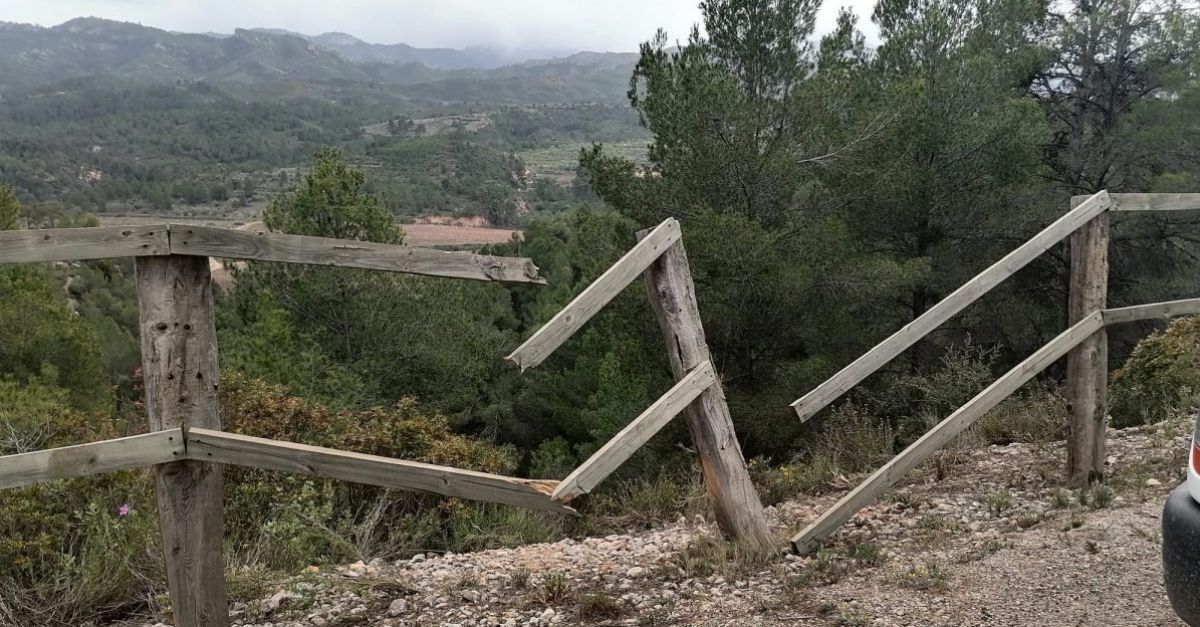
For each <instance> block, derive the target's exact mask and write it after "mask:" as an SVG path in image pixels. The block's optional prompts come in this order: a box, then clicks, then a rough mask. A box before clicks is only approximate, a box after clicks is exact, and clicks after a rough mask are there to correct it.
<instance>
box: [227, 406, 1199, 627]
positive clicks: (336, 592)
mask: <svg viewBox="0 0 1200 627" xmlns="http://www.w3.org/2000/svg"><path fill="white" fill-rule="evenodd" d="M1109 435H1110V437H1109V457H1108V459H1107V465H1108V469H1109V473H1110V475H1111V476H1112V480H1111V481H1110V485H1111V486H1112V487H1111V488H1107V487H1105V488H1094V489H1090V490H1067V489H1065V488H1062V487H1060V486H1059V485H1058V484H1057V481H1058V478H1059V476H1060V474H1061V464H1062V460H1063V459H1064V454H1063V450H1062V446H1061V445H1050V446H1044V447H1033V446H1028V445H1020V444H1013V445H1008V446H993V447H989V448H987V449H981V450H974V451H960V452H957V453H949V454H943V455H941V456H939V458H938V459H935V460H933V461H931V462H929V463H927V464H926V467H925V468H922V469H921V470H920V471H918V472H916V473H914V474H913V476H912V477H910V478H909V480H908V482H906V483H905V484H903V485H901V486H899V487H898V488H896V489H894V490H892V491H891V492H889V493H888V494H887V495H886V496H885V497H884V498H883V499H882V500H881V501H880V502H879V503H877V504H875V505H873V506H872V507H870V508H868V509H867V510H865V511H863V512H861V513H860V515H859V516H858V517H857V518H856V519H855V520H854V521H853V522H852V523H850V524H847V525H846V526H845V527H844V528H843V529H842V530H841V531H840V532H839V534H838V535H837V537H836V538H834V539H833V540H832V541H831V542H829V543H827V545H826V548H824V549H822V550H821V551H820V552H819V553H818V554H817V555H815V556H812V557H804V558H800V557H797V556H795V555H789V554H781V556H780V557H779V558H778V559H776V560H773V561H771V562H769V563H767V564H744V563H742V560H738V556H737V555H736V554H733V553H731V549H730V547H729V545H727V544H725V543H721V542H717V541H715V540H713V534H714V533H715V528H714V526H713V525H712V524H711V523H710V522H708V521H705V520H696V519H691V520H689V519H680V520H678V521H677V522H675V523H674V524H670V525H667V526H665V527H663V528H660V529H657V530H653V531H647V532H642V533H631V534H628V535H614V536H608V537H603V538H587V539H583V540H564V541H561V542H556V543H552V544H541V545H530V546H523V547H519V548H514V549H500V550H492V551H485V552H480V553H473V554H465V555H439V556H433V555H418V556H416V557H414V558H413V559H411V560H406V561H403V562H398V563H382V562H380V561H378V560H376V561H373V562H370V563H366V564H364V563H361V562H360V563H357V564H351V565H348V566H343V567H338V568H336V569H327V570H325V569H315V568H310V569H309V572H305V573H301V574H299V575H297V576H296V577H294V578H292V579H290V580H288V581H281V582H278V583H277V584H275V585H274V586H273V587H272V588H271V590H272V593H271V594H270V595H269V596H267V597H266V598H264V599H262V601H260V602H258V603H254V604H251V605H249V606H239V607H238V608H237V621H236V624H237V625H241V626H244V627H251V626H255V627H293V626H296V627H299V626H304V627H308V626H327V627H335V626H336V627H344V626H351V625H372V626H374V625H379V626H391V627H401V626H426V625H428V626H434V627H450V626H452V625H458V626H468V625H470V626H475V627H481V626H494V625H643V626H658V625H702V626H718V625H722V626H723V625H738V626H739V627H743V626H755V625H763V626H767V625H888V626H892V625H895V626H899V625H914V626H915V625H921V626H940V625H945V626H950V625H1046V626H1050V625H1054V626H1059V625H1087V626H1097V625H1113V626H1117V625H1121V626H1125V625H1141V626H1149V625H1181V624H1182V623H1180V622H1179V621H1178V620H1177V619H1175V618H1174V616H1173V614H1172V613H1171V610H1170V607H1169V606H1168V604H1167V600H1166V597H1165V595H1164V593H1163V588H1162V579H1161V574H1160V569H1159V550H1160V546H1159V544H1160V538H1161V535H1160V530H1159V508H1160V507H1161V504H1162V502H1163V500H1164V498H1165V496H1166V494H1167V492H1168V491H1169V490H1170V488H1171V487H1172V486H1174V485H1175V484H1176V483H1177V482H1178V481H1180V480H1181V478H1182V476H1183V475H1182V465H1183V463H1184V455H1185V454H1186V451H1187V443H1188V425H1186V424H1180V425H1173V426H1167V427H1159V428H1145V429H1140V430H1139V429H1130V430H1126V431H1120V432H1110V434H1109ZM846 483H847V485H852V481H849V480H848V481H847V482H846ZM842 493H844V490H835V491H832V492H830V493H827V494H824V495H821V496H818V497H811V498H809V497H806V498H802V499H799V500H796V501H792V502H787V503H784V504H781V505H779V506H776V507H772V508H769V513H770V518H771V520H772V522H773V523H774V524H775V525H776V526H777V527H778V529H779V531H780V533H781V537H782V535H783V534H786V533H787V532H788V531H792V530H795V529H798V528H799V527H800V526H802V525H803V523H805V522H806V521H809V520H811V519H813V518H814V517H815V516H816V515H817V514H818V513H819V512H820V511H821V510H822V508H824V507H826V506H828V505H830V504H831V503H832V502H833V501H834V500H836V499H837V498H838V497H839V496H840V494H842Z"/></svg>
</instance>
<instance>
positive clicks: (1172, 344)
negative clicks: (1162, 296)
mask: <svg viewBox="0 0 1200 627" xmlns="http://www.w3.org/2000/svg"><path fill="white" fill-rule="evenodd" d="M1109 391H1110V404H1109V411H1110V413H1111V415H1112V422H1113V426H1115V427H1117V428H1122V427H1128V426H1133V425H1140V424H1149V423H1155V422H1160V421H1163V420H1166V419H1168V418H1170V417H1171V416H1173V415H1176V414H1177V413H1179V412H1180V411H1182V410H1184V409H1185V408H1186V406H1187V405H1188V404H1189V403H1190V402H1191V401H1192V399H1193V398H1194V397H1195V395H1196V393H1197V391H1200V316H1191V317H1187V318H1180V319H1178V320H1175V321H1174V322H1172V323H1171V325H1170V326H1168V327H1167V329H1166V330H1165V331H1163V332H1161V333H1154V334H1152V335H1150V336H1148V337H1146V338H1145V339H1143V340H1142V341H1140V342H1138V344H1137V346H1136V347H1134V349H1133V353H1132V354H1130V356H1129V359H1128V360H1126V361H1125V365H1124V366H1123V367H1122V368H1121V369H1120V370H1118V371H1117V372H1115V373H1114V374H1113V378H1112V385H1111V386H1110V387H1109Z"/></svg>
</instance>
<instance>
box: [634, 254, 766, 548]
mask: <svg viewBox="0 0 1200 627" xmlns="http://www.w3.org/2000/svg"><path fill="white" fill-rule="evenodd" d="M642 235H644V233H643V234H642ZM646 287H647V289H648V290H649V293H650V305H651V307H652V308H653V309H654V315H655V317H656V318H657V319H658V324H659V327H660V328H662V332H663V336H664V338H665V339H666V343H667V353H668V354H669V356H670V361H671V370H672V372H673V373H674V374H675V380H676V381H679V380H682V379H683V378H684V377H686V376H687V375H688V372H689V371H691V370H692V369H693V368H695V367H696V366H699V365H700V364H703V363H704V362H706V361H711V359H712V358H711V356H710V354H709V352H708V344H707V343H706V340H705V337H704V326H703V325H702V324H701V322H700V308H699V306H697V304H696V289H695V286H694V285H693V284H692V273H691V270H690V269H689V268H688V260H687V254H686V253H685V252H684V249H683V241H682V240H680V241H677V242H675V243H674V244H672V245H671V247H670V248H668V249H667V250H666V252H664V253H663V254H662V256H660V257H659V258H658V259H657V260H656V261H655V262H654V263H652V264H651V265H650V266H649V267H648V268H647V269H646ZM683 415H684V418H685V420H687V425H688V431H690V432H691V435H692V442H693V443H694V444H695V446H696V453H697V454H698V455H699V457H700V469H701V473H702V474H703V476H704V485H705V488H706V489H707V491H708V497H709V501H710V502H711V503H712V506H713V509H714V510H715V511H716V516H717V524H718V525H719V526H720V527H721V530H722V531H723V532H725V534H726V535H727V536H729V537H731V538H733V539H736V540H738V541H741V542H743V543H745V544H746V545H747V546H748V547H750V548H751V549H753V550H757V551H770V550H773V549H774V548H775V546H774V545H775V541H774V538H773V537H772V535H771V530H770V528H769V527H768V526H767V521H766V517H765V516H764V515H763V507H762V501H760V500H759V498H758V491H757V490H755V488H754V483H753V482H751V480H750V471H749V469H748V468H747V467H746V459H745V457H744V456H743V455H742V447H741V445H740V444H738V440H737V434H736V433H735V432H734V430H733V418H732V417H731V416H730V414H729V406H728V405H727V404H726V403H725V392H724V391H723V390H722V389H721V383H720V382H719V381H717V382H715V383H713V385H711V386H709V387H708V388H707V389H706V390H705V391H704V392H703V393H702V394H700V396H699V397H698V398H697V399H696V400H695V401H693V402H692V403H691V404H690V405H688V407H687V409H685V410H684V414H683Z"/></svg>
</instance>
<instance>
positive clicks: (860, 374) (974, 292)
mask: <svg viewBox="0 0 1200 627" xmlns="http://www.w3.org/2000/svg"><path fill="white" fill-rule="evenodd" d="M1111 207H1112V200H1111V199H1110V198H1109V195H1108V193H1107V192H1100V193H1098V194H1095V195H1093V196H1092V197H1090V198H1088V199H1087V200H1086V201H1084V202H1083V203H1082V204H1080V205H1079V206H1078V207H1076V208H1074V209H1072V210H1071V211H1070V212H1068V213H1067V214H1066V215H1064V216H1063V217H1061V218H1059V219H1058V220H1055V221H1054V222H1053V223H1052V224H1051V225H1050V226H1048V227H1046V228H1045V229H1043V230H1042V231H1041V232H1040V233H1038V234H1037V235H1034V236H1033V237H1032V238H1030V239H1029V241H1027V242H1025V243H1024V244H1022V245H1021V246H1020V247H1018V248H1017V249H1016V250H1014V251H1012V252H1011V253H1008V254H1007V255H1005V256H1004V257H1003V258H1001V259H1000V261H997V262H996V263H994V264H992V265H991V266H990V267H988V269H986V270H984V271H983V272H980V273H979V274H977V275H975V277H974V278H972V279H971V280H969V281H967V282H966V283H964V284H963V286H962V287H960V288H958V289H957V290H954V291H953V292H951V293H950V295H949V296H946V297H945V298H943V299H942V300H940V301H938V303H937V304H936V305H934V306H933V307H930V308H929V309H928V310H927V311H926V312H925V313H924V314H921V316H919V317H918V318H917V319H916V320H913V321H912V322H909V323H908V324H906V325H904V327H903V328H901V329H900V330H899V331H896V332H895V333H893V334H892V335H891V336H889V337H888V338H887V339H886V340H884V341H882V342H880V343H879V344H877V345H875V347H874V348H872V349H871V350H869V351H867V352H866V353H864V354H863V355H862V356H861V357H859V358H858V359H856V360H854V361H853V362H851V364H850V365H848V366H846V367H845V368H842V369H841V370H840V371H839V372H838V373H837V374H835V375H833V376H832V377H829V379H827V380H826V381H825V382H824V383H822V384H821V385H819V386H817V387H816V388H813V390H811V391H810V392H808V393H807V394H805V395H804V396H802V397H800V398H799V399H797V400H796V401H795V402H793V403H792V409H794V410H795V411H796V415H797V416H798V417H799V418H800V420H808V419H809V418H811V417H812V416H813V415H814V414H816V413H817V412H818V411H821V410H822V409H824V408H825V407H826V406H827V405H829V404H830V403H832V402H833V401H834V400H836V399H837V398H838V397H839V396H841V395H842V394H845V393H846V392H848V391H849V390H850V388H852V387H854V386H856V385H858V384H859V383H861V382H862V381H863V379H866V378H867V377H868V376H870V375H871V374H872V373H874V372H875V371H876V370H879V369H880V368H882V367H883V365H884V364H886V363H888V362H889V361H891V360H892V359H894V358H895V357H897V356H898V355H900V354H901V353H903V352H904V351H906V350H908V349H909V347H911V346H912V345H913V344H915V343H917V341H918V340H920V339H921V338H923V337H925V336H926V335H928V334H929V333H930V332H931V331H933V330H934V329H936V328H938V327H939V326H941V325H942V323H944V322H946V321H947V320H949V319H950V318H951V317H952V316H954V315H955V314H957V313H958V312H960V311H962V310H963V309H966V307H967V306H968V305H970V304H971V303H973V302H975V301H976V300H978V299H979V298H980V297H981V296H983V295H984V294H986V293H988V292H989V291H990V290H991V289H992V288H994V287H996V286H997V285H999V284H1000V282H1001V281H1003V280H1005V279H1007V278H1008V277H1010V276H1012V275H1013V274H1015V273H1016V272H1017V271H1018V270H1020V269H1021V268H1024V267H1025V266H1026V265H1028V264H1029V262H1031V261H1033V260H1034V259H1036V258H1037V257H1038V255H1041V254H1042V253H1043V252H1045V251H1046V250H1047V249H1049V248H1050V247H1051V246H1053V245H1055V244H1057V243H1059V242H1060V241H1062V240H1063V238H1065V237H1066V236H1068V235H1070V234H1071V233H1074V232H1075V231H1076V230H1077V229H1078V228H1079V227H1081V226H1083V225H1084V224H1087V223H1088V222H1089V221H1091V220H1092V218H1095V217H1096V216H1098V215H1100V214H1101V213H1103V212H1104V211H1106V210H1108V209H1109V208H1111Z"/></svg>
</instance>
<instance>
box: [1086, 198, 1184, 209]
mask: <svg viewBox="0 0 1200 627" xmlns="http://www.w3.org/2000/svg"><path fill="white" fill-rule="evenodd" d="M1076 198H1078V196H1076ZM1112 199H1113V211H1185V210H1188V209H1200V194H1112Z"/></svg>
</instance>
